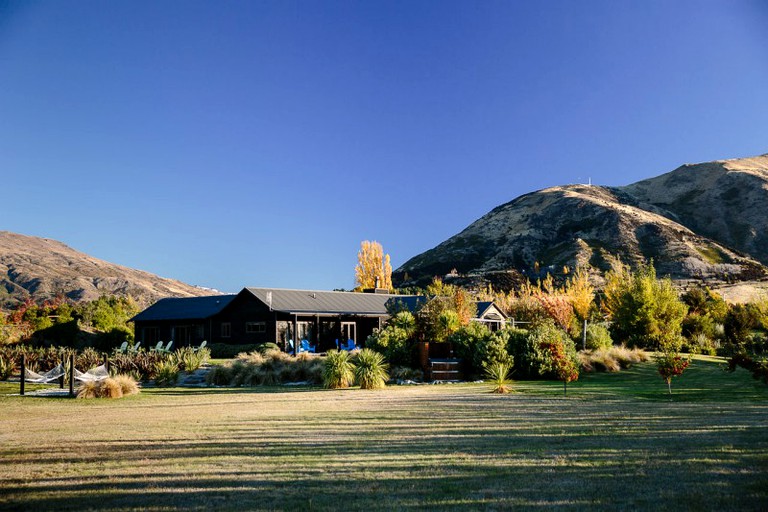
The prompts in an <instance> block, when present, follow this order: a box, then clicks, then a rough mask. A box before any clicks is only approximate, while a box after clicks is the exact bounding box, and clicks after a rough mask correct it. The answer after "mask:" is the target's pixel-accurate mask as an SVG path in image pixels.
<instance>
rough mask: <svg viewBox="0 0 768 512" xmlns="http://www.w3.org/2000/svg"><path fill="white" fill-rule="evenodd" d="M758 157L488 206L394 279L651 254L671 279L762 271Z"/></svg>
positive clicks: (764, 202) (633, 260)
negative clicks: (618, 184)
mask: <svg viewBox="0 0 768 512" xmlns="http://www.w3.org/2000/svg"><path fill="white" fill-rule="evenodd" d="M767 208H768V156H766V155H764V156H760V157H754V158H746V159H739V160H723V161H717V162H710V163H704V164H697V165H685V166H682V167H680V168H678V169H676V170H674V171H672V172H670V173H667V174H664V175H662V176H659V177H656V178H651V179H648V180H644V181H641V182H638V183H635V184H632V185H628V186H625V187H600V186H587V185H567V186H559V187H553V188H548V189H545V190H540V191H537V192H532V193H529V194H525V195H523V196H520V197H518V198H517V199H514V200H513V201H511V202H509V203H506V204H503V205H501V206H498V207H497V208H494V209H493V210H491V211H490V212H489V213H487V214H486V215H484V216H483V217H482V218H480V219H478V220H477V221H475V222H473V223H472V224H470V225H469V226H468V227H467V228H466V229H464V230H463V231H461V232H460V233H459V234H457V235H455V236H453V237H451V238H449V239H448V240H446V241H444V242H443V243H441V244H439V245H438V246H437V247H435V248H433V249H430V250H428V251H426V252H424V253H422V254H419V255H418V256H415V257H413V258H411V259H410V260H408V261H407V262H406V263H405V264H404V265H402V266H401V267H400V268H398V269H397V270H396V271H395V272H394V273H393V281H394V282H395V283H398V284H423V283H425V282H427V281H429V280H430V279H431V278H432V277H433V276H435V275H446V274H449V273H452V271H454V270H455V272H456V273H458V274H462V275H475V276H481V277H488V276H491V275H493V274H495V273H504V272H515V271H518V272H524V273H530V272H532V271H535V268H536V265H537V263H538V264H539V265H542V266H544V267H548V269H549V270H556V271H559V270H561V269H562V268H563V266H568V267H570V268H573V267H575V266H576V265H583V264H589V265H591V266H592V267H594V268H596V269H599V270H608V269H609V268H611V265H612V263H614V262H615V261H616V260H621V261H622V262H624V263H628V264H630V265H631V266H633V267H636V266H637V265H638V264H640V263H642V262H645V261H648V260H649V259H651V258H652V259H653V261H654V264H655V266H656V269H657V271H658V273H659V274H660V275H670V276H672V277H673V278H676V279H714V280H716V279H720V280H728V281H734V280H752V279H759V278H762V277H765V276H768V269H766V267H765V266H764V265H765V264H768V230H766V228H768V216H766V215H765V213H764V212H765V211H766V209H767Z"/></svg>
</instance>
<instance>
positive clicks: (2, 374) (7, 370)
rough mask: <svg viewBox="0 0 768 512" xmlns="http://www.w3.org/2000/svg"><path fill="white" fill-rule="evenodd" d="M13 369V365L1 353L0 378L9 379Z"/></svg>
mask: <svg viewBox="0 0 768 512" xmlns="http://www.w3.org/2000/svg"><path fill="white" fill-rule="evenodd" d="M12 369H13V366H12V365H11V364H10V363H9V362H8V360H7V359H5V358H4V357H2V355H0V380H7V379H8V377H10V376H11V371H12Z"/></svg>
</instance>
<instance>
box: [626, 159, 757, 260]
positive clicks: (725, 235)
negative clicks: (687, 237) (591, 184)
mask: <svg viewBox="0 0 768 512" xmlns="http://www.w3.org/2000/svg"><path fill="white" fill-rule="evenodd" d="M621 189H622V190H623V191H624V192H626V193H627V194H630V195H632V196H633V197H635V198H637V200H638V201H640V203H641V206H644V207H648V206H649V205H653V206H656V207H659V208H662V209H663V210H665V211H666V212H668V216H669V217H670V218H671V219H673V220H676V221H677V222H680V223H681V224H683V225H685V226H687V227H688V228H690V229H692V230H693V231H696V232H697V233H699V234H701V235H704V236H707V237H709V238H712V239H714V240H717V241H718V242H720V243H722V244H725V245H727V246H729V247H732V248H734V249H736V250H738V251H741V252H743V253H746V254H749V255H750V256H752V257H753V258H755V259H756V260H758V261H760V262H762V263H763V264H765V265H768V214H767V213H768V155H762V156H758V157H753V158H740V159H734V160H720V161H716V162H708V163H703V164H693V165H684V166H682V167H679V168H677V169H675V170H674V171H672V172H669V173H667V174H663V175H661V176H658V177H656V178H651V179H648V180H643V181H640V182H638V183H634V184H632V185H628V186H626V187H622V188H621Z"/></svg>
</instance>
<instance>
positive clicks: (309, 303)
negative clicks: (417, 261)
mask: <svg viewBox="0 0 768 512" xmlns="http://www.w3.org/2000/svg"><path fill="white" fill-rule="evenodd" d="M246 291H247V292H248V293H251V294H252V295H253V296H255V297H256V298H257V299H259V300H260V301H261V302H263V303H264V304H266V305H267V306H270V307H271V308H272V309H273V310H274V311H280V312H284V313H299V314H335V315H339V314H349V315H362V316H387V315H388V314H389V313H388V311H387V302H388V301H389V300H390V299H393V298H403V297H407V296H404V295H392V294H388V293H356V292H326V291H314V290H285V289H281V288H246V289H245V290H243V291H242V292H240V293H244V292H246ZM270 296H271V301H270V299H269V297H270ZM270 302H271V303H270Z"/></svg>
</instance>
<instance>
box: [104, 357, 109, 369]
mask: <svg viewBox="0 0 768 512" xmlns="http://www.w3.org/2000/svg"><path fill="white" fill-rule="evenodd" d="M104 368H106V369H107V373H109V354H104Z"/></svg>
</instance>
